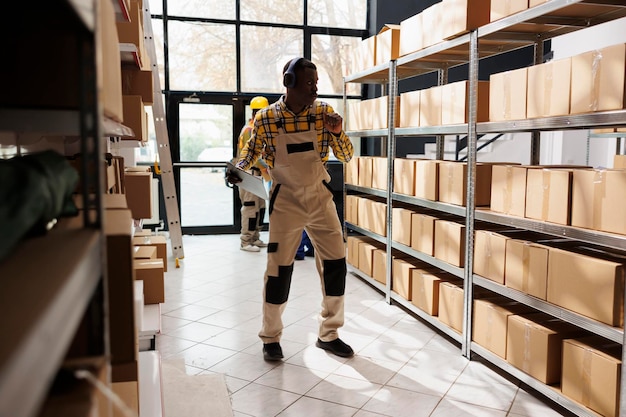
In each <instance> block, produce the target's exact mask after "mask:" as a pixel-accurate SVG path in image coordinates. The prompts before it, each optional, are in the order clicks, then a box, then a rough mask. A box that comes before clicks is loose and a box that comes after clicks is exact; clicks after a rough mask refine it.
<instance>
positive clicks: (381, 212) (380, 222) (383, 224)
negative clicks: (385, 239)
mask: <svg viewBox="0 0 626 417" xmlns="http://www.w3.org/2000/svg"><path fill="white" fill-rule="evenodd" d="M370 207H371V210H372V219H373V223H370V226H371V229H370V230H371V231H372V232H374V233H376V234H379V235H381V236H387V203H383V202H380V201H372V203H371V206H370Z"/></svg>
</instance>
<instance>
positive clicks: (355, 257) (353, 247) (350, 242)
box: [346, 236, 361, 268]
mask: <svg viewBox="0 0 626 417" xmlns="http://www.w3.org/2000/svg"><path fill="white" fill-rule="evenodd" d="M359 242H361V238H360V237H356V236H348V238H347V239H346V246H347V248H346V262H347V263H349V264H350V265H352V266H354V267H355V268H358V267H359Z"/></svg>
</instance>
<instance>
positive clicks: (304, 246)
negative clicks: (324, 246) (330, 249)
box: [296, 230, 315, 261]
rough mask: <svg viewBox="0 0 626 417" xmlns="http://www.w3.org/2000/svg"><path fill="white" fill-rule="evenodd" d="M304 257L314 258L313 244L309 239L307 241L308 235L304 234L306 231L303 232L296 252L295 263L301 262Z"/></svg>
mask: <svg viewBox="0 0 626 417" xmlns="http://www.w3.org/2000/svg"><path fill="white" fill-rule="evenodd" d="M305 256H315V249H313V244H312V243H311V239H309V235H307V234H306V230H303V231H302V240H301V241H300V246H298V250H297V251H296V261H303V260H304V257H305Z"/></svg>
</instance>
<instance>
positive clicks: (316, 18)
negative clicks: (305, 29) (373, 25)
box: [308, 0, 367, 29]
mask: <svg viewBox="0 0 626 417" xmlns="http://www.w3.org/2000/svg"><path fill="white" fill-rule="evenodd" d="M366 19H367V1H366V0H361V1H354V0H309V1H308V24H309V26H325V27H331V28H346V29H366V28H367V26H366V24H367V20H366Z"/></svg>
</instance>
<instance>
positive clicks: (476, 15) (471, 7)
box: [441, 0, 502, 39]
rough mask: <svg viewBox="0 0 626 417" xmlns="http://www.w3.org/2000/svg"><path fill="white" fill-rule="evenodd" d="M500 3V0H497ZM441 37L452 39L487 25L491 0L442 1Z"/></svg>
mask: <svg viewBox="0 0 626 417" xmlns="http://www.w3.org/2000/svg"><path fill="white" fill-rule="evenodd" d="M497 1H502V0H497ZM441 4H442V7H441V10H445V13H443V23H442V37H443V38H444V39H450V38H454V37H456V36H459V35H462V34H464V33H467V32H469V31H470V30H474V29H477V28H479V27H480V26H483V25H485V24H487V23H489V13H490V5H491V0H471V1H470V0H443V1H442V2H441Z"/></svg>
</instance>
